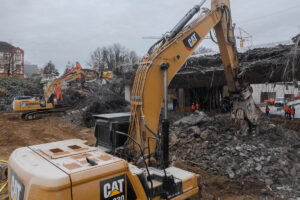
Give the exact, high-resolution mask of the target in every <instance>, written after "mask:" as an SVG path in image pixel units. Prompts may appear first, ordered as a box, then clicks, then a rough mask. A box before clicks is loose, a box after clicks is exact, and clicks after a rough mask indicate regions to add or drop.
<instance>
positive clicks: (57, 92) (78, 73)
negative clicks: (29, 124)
mask: <svg viewBox="0 0 300 200" xmlns="http://www.w3.org/2000/svg"><path fill="white" fill-rule="evenodd" d="M98 78H99V75H98V73H97V72H95V71H94V70H90V69H82V67H81V65H80V63H79V62H76V66H75V67H73V68H72V69H68V70H66V72H65V73H64V74H63V75H62V76H61V77H60V78H57V79H55V80H54V81H52V82H51V83H50V84H49V85H48V86H47V87H46V89H45V91H44V95H43V96H41V97H28V96H25V97H16V98H15V99H14V101H13V110H14V112H22V113H23V114H22V119H25V120H33V119H37V118H38V117H39V116H40V115H43V114H48V113H54V112H64V111H65V110H66V109H69V108H70V107H69V106H68V105H66V104H65V102H64V99H63V94H62V91H61V88H62V86H65V85H67V84H72V83H73V82H76V83H80V84H83V83H84V82H85V81H86V80H91V79H98Z"/></svg>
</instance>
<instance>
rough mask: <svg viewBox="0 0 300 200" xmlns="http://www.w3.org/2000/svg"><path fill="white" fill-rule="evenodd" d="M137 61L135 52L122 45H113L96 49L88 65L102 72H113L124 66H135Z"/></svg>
mask: <svg viewBox="0 0 300 200" xmlns="http://www.w3.org/2000/svg"><path fill="white" fill-rule="evenodd" d="M137 61H138V57H137V55H136V53H135V52H134V51H130V50H128V49H127V48H126V47H124V46H122V45H120V44H113V45H111V46H106V47H98V48H97V49H95V50H94V51H93V52H92V53H91V55H90V60H89V62H88V65H89V66H93V69H94V70H96V71H99V72H101V71H103V70H104V69H108V70H113V69H114V68H116V67H118V66H120V65H122V64H135V63H136V62H137Z"/></svg>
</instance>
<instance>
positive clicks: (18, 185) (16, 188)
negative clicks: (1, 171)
mask: <svg viewBox="0 0 300 200" xmlns="http://www.w3.org/2000/svg"><path fill="white" fill-rule="evenodd" d="M24 190H25V186H24V184H23V183H22V182H21V181H20V180H19V178H18V177H17V176H16V174H15V173H14V172H13V171H12V170H11V172H10V199H12V200H23V199H24Z"/></svg>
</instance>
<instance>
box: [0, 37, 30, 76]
mask: <svg viewBox="0 0 300 200" xmlns="http://www.w3.org/2000/svg"><path fill="white" fill-rule="evenodd" d="M0 76H18V77H20V78H24V51H23V50H22V49H21V48H19V47H14V46H13V45H11V44H9V43H7V42H1V41H0Z"/></svg>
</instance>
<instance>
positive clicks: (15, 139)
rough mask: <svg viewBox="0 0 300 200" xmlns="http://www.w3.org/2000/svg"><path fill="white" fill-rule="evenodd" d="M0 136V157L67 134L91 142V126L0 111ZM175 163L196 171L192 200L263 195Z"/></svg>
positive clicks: (259, 188) (259, 189)
mask: <svg viewBox="0 0 300 200" xmlns="http://www.w3.org/2000/svg"><path fill="white" fill-rule="evenodd" d="M0 136H1V139H0V151H1V154H0V159H4V160H7V159H8V158H9V155H10V154H11V153H12V151H13V150H14V149H16V148H18V147H22V146H29V145H34V144H40V143H47V142H52V141H59V140H64V139H71V138H80V139H84V140H87V141H88V143H89V144H93V143H94V142H95V139H94V135H93V129H88V128H84V127H78V126H74V125H72V124H70V123H68V122H66V121H64V120H62V117H61V116H47V117H43V118H42V119H39V120H34V121H23V120H21V119H20V116H19V114H13V113H7V114H0ZM175 165H176V166H178V167H181V168H184V169H187V170H190V171H193V172H196V173H198V174H199V175H200V182H201V187H200V192H199V194H198V195H196V196H195V197H193V198H192V200H196V199H205V200H206V199H207V200H219V199H220V200H223V199H224V200H233V199H235V200H254V199H266V198H265V196H264V194H263V189H264V186H263V185H261V183H258V182H251V181H247V180H230V179H226V178H224V177H219V176H215V175H211V174H209V173H207V172H206V171H203V170H201V169H200V168H198V167H190V166H188V165H186V163H182V162H180V161H178V162H176V164H175ZM267 196H268V195H267ZM0 199H1V200H3V199H8V194H7V189H5V190H4V192H3V193H2V194H0ZM267 199H270V198H267Z"/></svg>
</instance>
